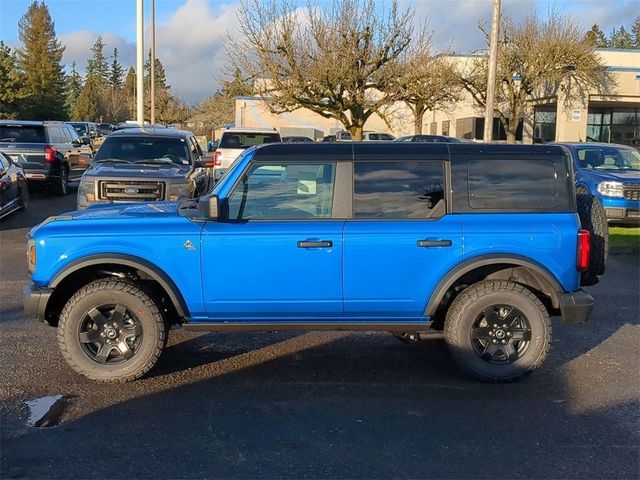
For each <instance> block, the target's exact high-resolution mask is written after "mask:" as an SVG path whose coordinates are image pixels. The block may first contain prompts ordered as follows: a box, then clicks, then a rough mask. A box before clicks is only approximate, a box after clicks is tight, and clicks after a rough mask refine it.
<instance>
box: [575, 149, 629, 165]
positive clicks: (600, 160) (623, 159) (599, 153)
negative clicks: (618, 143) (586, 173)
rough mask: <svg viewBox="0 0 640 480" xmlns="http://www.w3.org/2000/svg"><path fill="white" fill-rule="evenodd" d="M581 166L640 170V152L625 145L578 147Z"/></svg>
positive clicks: (577, 151)
mask: <svg viewBox="0 0 640 480" xmlns="http://www.w3.org/2000/svg"><path fill="white" fill-rule="evenodd" d="M576 153H577V155H578V162H579V163H580V168H584V169H586V170H640V152H638V150H635V149H633V148H625V147H595V146H594V147H590V146H585V147H578V148H576Z"/></svg>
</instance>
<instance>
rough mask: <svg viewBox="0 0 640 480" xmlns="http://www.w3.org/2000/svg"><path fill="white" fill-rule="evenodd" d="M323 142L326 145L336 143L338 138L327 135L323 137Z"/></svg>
mask: <svg viewBox="0 0 640 480" xmlns="http://www.w3.org/2000/svg"><path fill="white" fill-rule="evenodd" d="M321 141H322V142H325V143H327V142H329V143H331V142H335V141H336V136H335V135H325V136H324V137H322V140H321Z"/></svg>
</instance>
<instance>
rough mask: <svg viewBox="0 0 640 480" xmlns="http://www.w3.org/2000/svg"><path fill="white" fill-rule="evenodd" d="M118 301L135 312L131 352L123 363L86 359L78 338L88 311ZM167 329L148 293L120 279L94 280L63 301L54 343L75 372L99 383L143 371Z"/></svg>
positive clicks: (154, 356)
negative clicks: (136, 340) (135, 341)
mask: <svg viewBox="0 0 640 480" xmlns="http://www.w3.org/2000/svg"><path fill="white" fill-rule="evenodd" d="M105 304H122V305H124V306H126V308H127V309H130V310H131V311H135V314H136V318H137V320H138V321H139V323H140V325H141V328H142V340H141V344H140V346H139V348H138V349H137V350H136V351H135V353H134V355H133V356H132V357H131V358H130V359H128V360H125V361H124V362H123V363H118V364H115V365H110V364H108V363H106V364H101V363H98V362H97V361H95V360H94V359H92V358H90V357H89V356H88V355H87V353H85V351H84V350H83V347H82V343H81V342H80V339H79V332H80V328H81V325H82V322H83V321H84V319H85V318H86V315H88V312H89V311H90V310H91V309H93V308H96V307H98V306H100V305H105ZM166 338H167V329H166V324H165V321H164V319H163V316H162V314H161V313H160V311H159V310H158V307H157V305H156V303H155V302H154V301H153V300H152V299H151V296H150V295H149V294H147V293H146V292H145V291H144V290H142V289H141V288H140V287H139V286H138V285H136V284H133V283H130V282H126V281H122V280H111V279H103V280H96V281H94V282H92V283H90V284H88V285H86V286H84V287H82V288H81V289H80V290H78V291H77V292H76V293H75V294H74V295H73V296H72V297H71V299H70V300H69V301H68V302H67V304H66V305H65V307H64V308H63V310H62V313H61V314H60V321H59V323H58V345H59V347H60V351H61V352H62V356H63V357H64V359H65V360H66V361H67V363H68V364H69V365H70V366H71V368H73V369H74V370H75V371H76V372H78V373H80V374H81V375H84V376H85V377H87V378H89V379H91V380H96V381H99V382H119V383H124V382H129V381H132V380H136V379H138V378H140V377H142V376H143V375H144V374H146V373H147V372H148V371H149V370H150V369H151V368H152V367H153V366H154V365H155V363H156V361H157V360H158V358H159V357H160V353H161V352H162V349H163V347H164V345H165V344H166Z"/></svg>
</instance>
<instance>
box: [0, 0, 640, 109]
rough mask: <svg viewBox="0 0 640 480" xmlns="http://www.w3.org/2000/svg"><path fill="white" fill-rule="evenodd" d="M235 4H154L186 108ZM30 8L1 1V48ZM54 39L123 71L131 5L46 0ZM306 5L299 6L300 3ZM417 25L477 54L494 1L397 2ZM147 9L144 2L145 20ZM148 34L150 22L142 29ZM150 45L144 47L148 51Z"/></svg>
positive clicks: (601, 11) (216, 60) (214, 78)
mask: <svg viewBox="0 0 640 480" xmlns="http://www.w3.org/2000/svg"><path fill="white" fill-rule="evenodd" d="M238 1H239V0H156V24H157V27H156V37H157V51H158V57H159V58H160V59H161V60H162V62H163V64H164V65H165V69H166V72H167V78H168V80H169V84H170V85H171V86H172V88H173V89H174V91H175V92H176V93H177V94H178V95H180V96H181V97H182V98H183V99H184V100H185V101H187V102H188V103H196V102H197V101H198V100H200V99H202V98H204V97H205V96H207V95H211V94H212V93H213V92H214V91H215V89H216V88H217V86H218V80H219V79H220V78H222V77H224V73H225V69H226V68H227V64H226V54H225V51H224V43H225V38H226V36H227V33H229V34H231V35H234V34H235V32H236V31H237V19H236V8H237V4H238ZM30 3H31V0H0V40H3V41H4V42H5V43H8V44H10V45H12V46H17V45H18V44H19V41H18V27H17V24H18V20H19V19H20V17H21V16H22V15H23V14H24V12H25V11H26V9H27V7H28V6H29V4H30ZM46 3H47V5H48V7H49V10H50V12H51V16H52V17H53V20H54V21H55V26H56V33H57V34H58V37H59V38H60V40H61V41H62V42H63V43H64V44H65V45H66V51H65V56H64V59H63V61H64V62H65V63H66V64H70V63H71V62H72V61H76V62H77V63H78V65H79V66H80V69H81V70H82V71H83V70H84V67H85V64H86V58H87V57H88V55H89V49H90V47H91V45H92V44H93V42H94V41H95V38H96V37H97V35H99V34H100V35H102V36H103V37H104V40H105V43H106V44H107V47H106V48H107V51H106V53H107V54H110V53H111V52H112V50H113V48H114V47H117V48H118V50H119V52H120V58H121V61H122V63H123V64H125V65H126V66H129V65H130V64H132V63H134V61H135V35H136V31H135V15H136V2H135V0H47V1H46ZM300 3H301V4H304V3H305V2H304V0H300ZM400 3H401V5H402V6H406V5H411V6H412V7H413V8H414V9H415V11H416V15H417V16H418V17H421V18H422V17H424V16H426V15H428V16H429V17H430V25H431V28H432V29H433V30H434V44H435V47H436V49H444V48H447V47H449V46H450V47H451V48H452V49H453V50H455V51H457V52H468V51H472V50H474V49H478V48H482V46H483V43H482V42H483V40H482V37H481V35H480V34H479V33H478V30H477V23H478V21H479V20H483V19H485V20H489V19H490V16H491V5H492V1H491V0H400ZM502 3H503V11H505V12H506V13H508V14H509V15H511V16H512V17H514V18H515V19H518V18H521V17H522V16H524V15H526V14H527V13H528V12H530V11H531V10H532V9H536V10H537V11H538V12H539V13H541V14H544V13H545V12H546V11H548V9H549V8H550V7H551V6H556V7H559V8H561V9H562V10H563V11H564V12H565V13H568V14H570V15H572V16H574V17H575V18H576V19H577V20H578V21H579V22H580V24H581V25H582V26H583V28H585V29H588V28H590V27H591V25H592V24H593V23H594V22H597V23H598V24H599V25H600V26H601V28H602V29H603V30H604V31H605V32H607V33H608V32H609V31H610V30H611V29H612V28H613V27H616V28H617V27H619V26H620V25H621V24H624V25H626V26H627V27H629V26H630V25H631V23H632V22H633V19H634V18H635V17H636V15H638V14H640V2H638V1H637V0H564V1H562V0H554V1H549V0H503V2H502ZM149 9H150V1H149V0H145V14H146V15H147V16H148V14H149ZM147 27H148V22H147ZM147 45H148V43H147Z"/></svg>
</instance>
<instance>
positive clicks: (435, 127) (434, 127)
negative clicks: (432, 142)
mask: <svg viewBox="0 0 640 480" xmlns="http://www.w3.org/2000/svg"><path fill="white" fill-rule="evenodd" d="M429 133H430V134H431V135H435V134H436V133H438V124H437V123H436V122H431V128H430V129H429Z"/></svg>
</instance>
